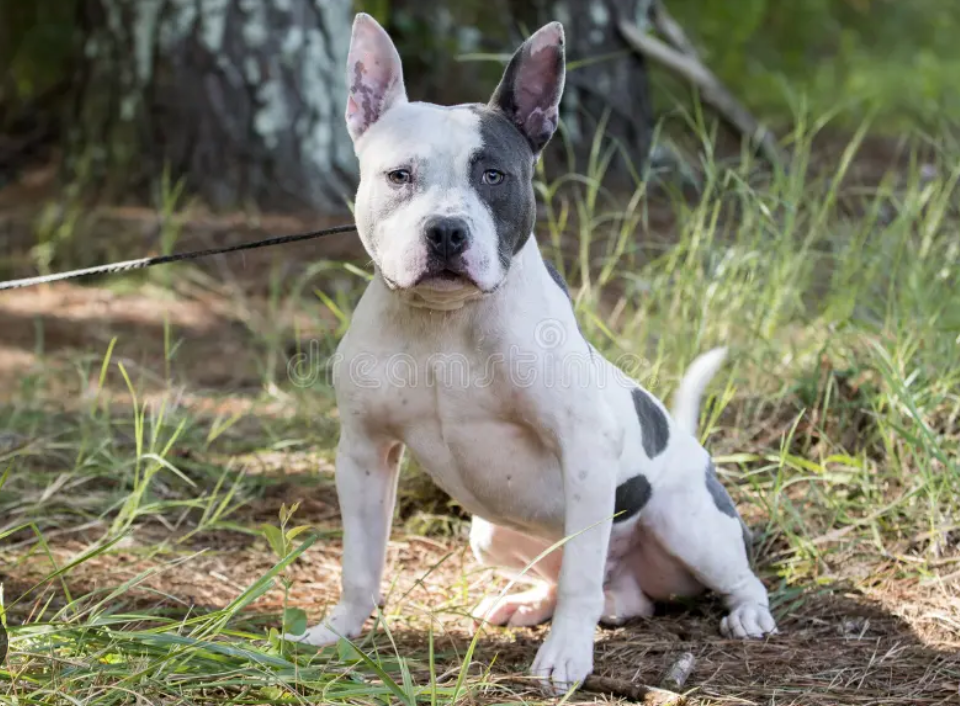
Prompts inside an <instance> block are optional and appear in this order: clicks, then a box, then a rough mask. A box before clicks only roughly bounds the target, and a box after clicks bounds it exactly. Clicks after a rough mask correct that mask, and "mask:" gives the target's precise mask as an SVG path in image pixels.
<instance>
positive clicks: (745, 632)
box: [720, 603, 777, 640]
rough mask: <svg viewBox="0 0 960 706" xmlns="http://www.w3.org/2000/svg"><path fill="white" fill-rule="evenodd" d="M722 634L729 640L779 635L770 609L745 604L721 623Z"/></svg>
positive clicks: (731, 612)
mask: <svg viewBox="0 0 960 706" xmlns="http://www.w3.org/2000/svg"><path fill="white" fill-rule="evenodd" d="M720 633H721V634H722V635H723V636H724V637H727V638H736V639H738V640H744V639H748V638H761V637H766V636H768V635H776V634H777V624H776V621H774V619H773V616H772V615H771V614H770V609H769V608H767V607H766V606H764V605H759V604H757V603H743V604H741V605H738V606H736V607H735V608H734V609H733V610H731V611H730V614H729V615H727V616H726V617H725V618H724V619H723V620H722V621H720Z"/></svg>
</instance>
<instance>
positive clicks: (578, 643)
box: [531, 625, 594, 695]
mask: <svg viewBox="0 0 960 706" xmlns="http://www.w3.org/2000/svg"><path fill="white" fill-rule="evenodd" d="M593 633H594V629H593V628H592V627H589V626H586V625H583V626H580V627H578V628H577V629H576V630H573V631H571V630H558V629H557V628H556V627H555V628H554V629H553V630H551V631H550V634H549V635H548V636H547V639H546V640H544V642H543V644H542V645H541V646H540V650H539V651H538V652H537V657H536V659H535V660H534V661H533V668H532V670H531V672H532V673H533V676H535V677H537V678H538V679H540V681H541V685H542V686H543V689H544V690H545V691H546V692H547V693H549V694H555V695H557V694H563V693H566V692H568V691H569V690H570V689H571V688H572V687H574V686H576V685H582V684H583V681H584V680H585V679H586V678H587V677H588V676H590V674H591V673H592V672H593Z"/></svg>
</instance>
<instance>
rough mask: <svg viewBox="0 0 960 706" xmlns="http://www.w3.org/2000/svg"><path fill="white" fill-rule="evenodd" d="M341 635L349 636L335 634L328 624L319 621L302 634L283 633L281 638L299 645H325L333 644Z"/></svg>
mask: <svg viewBox="0 0 960 706" xmlns="http://www.w3.org/2000/svg"><path fill="white" fill-rule="evenodd" d="M341 637H350V636H349V635H340V634H337V633H336V632H334V631H333V630H332V629H331V628H330V626H329V625H327V624H326V623H321V624H320V625H316V626H314V627H312V628H309V629H308V630H307V631H306V632H304V633H303V634H302V635H290V634H284V636H283V639H284V640H286V641H287V642H296V643H299V644H301V645H311V646H313V647H326V646H327V645H335V644H336V643H337V641H338V640H339V639H340V638H341ZM354 637H355V636H354Z"/></svg>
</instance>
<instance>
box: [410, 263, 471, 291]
mask: <svg viewBox="0 0 960 706" xmlns="http://www.w3.org/2000/svg"><path fill="white" fill-rule="evenodd" d="M476 286H477V285H476V282H474V281H473V278H472V277H470V275H468V274H467V273H466V272H464V271H462V270H459V269H454V268H451V267H443V268H441V269H438V270H434V271H428V272H424V273H423V274H422V275H420V277H419V278H418V279H417V281H416V284H414V287H425V288H427V289H438V290H451V289H459V288H461V287H476Z"/></svg>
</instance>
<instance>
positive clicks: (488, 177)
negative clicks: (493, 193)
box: [483, 169, 504, 186]
mask: <svg viewBox="0 0 960 706" xmlns="http://www.w3.org/2000/svg"><path fill="white" fill-rule="evenodd" d="M503 176H504V175H503V172H500V171H497V170H496V169H488V170H487V171H485V172H484V173H483V183H484V184H487V185H488V186H496V185H497V184H499V183H500V182H502V181H503Z"/></svg>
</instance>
